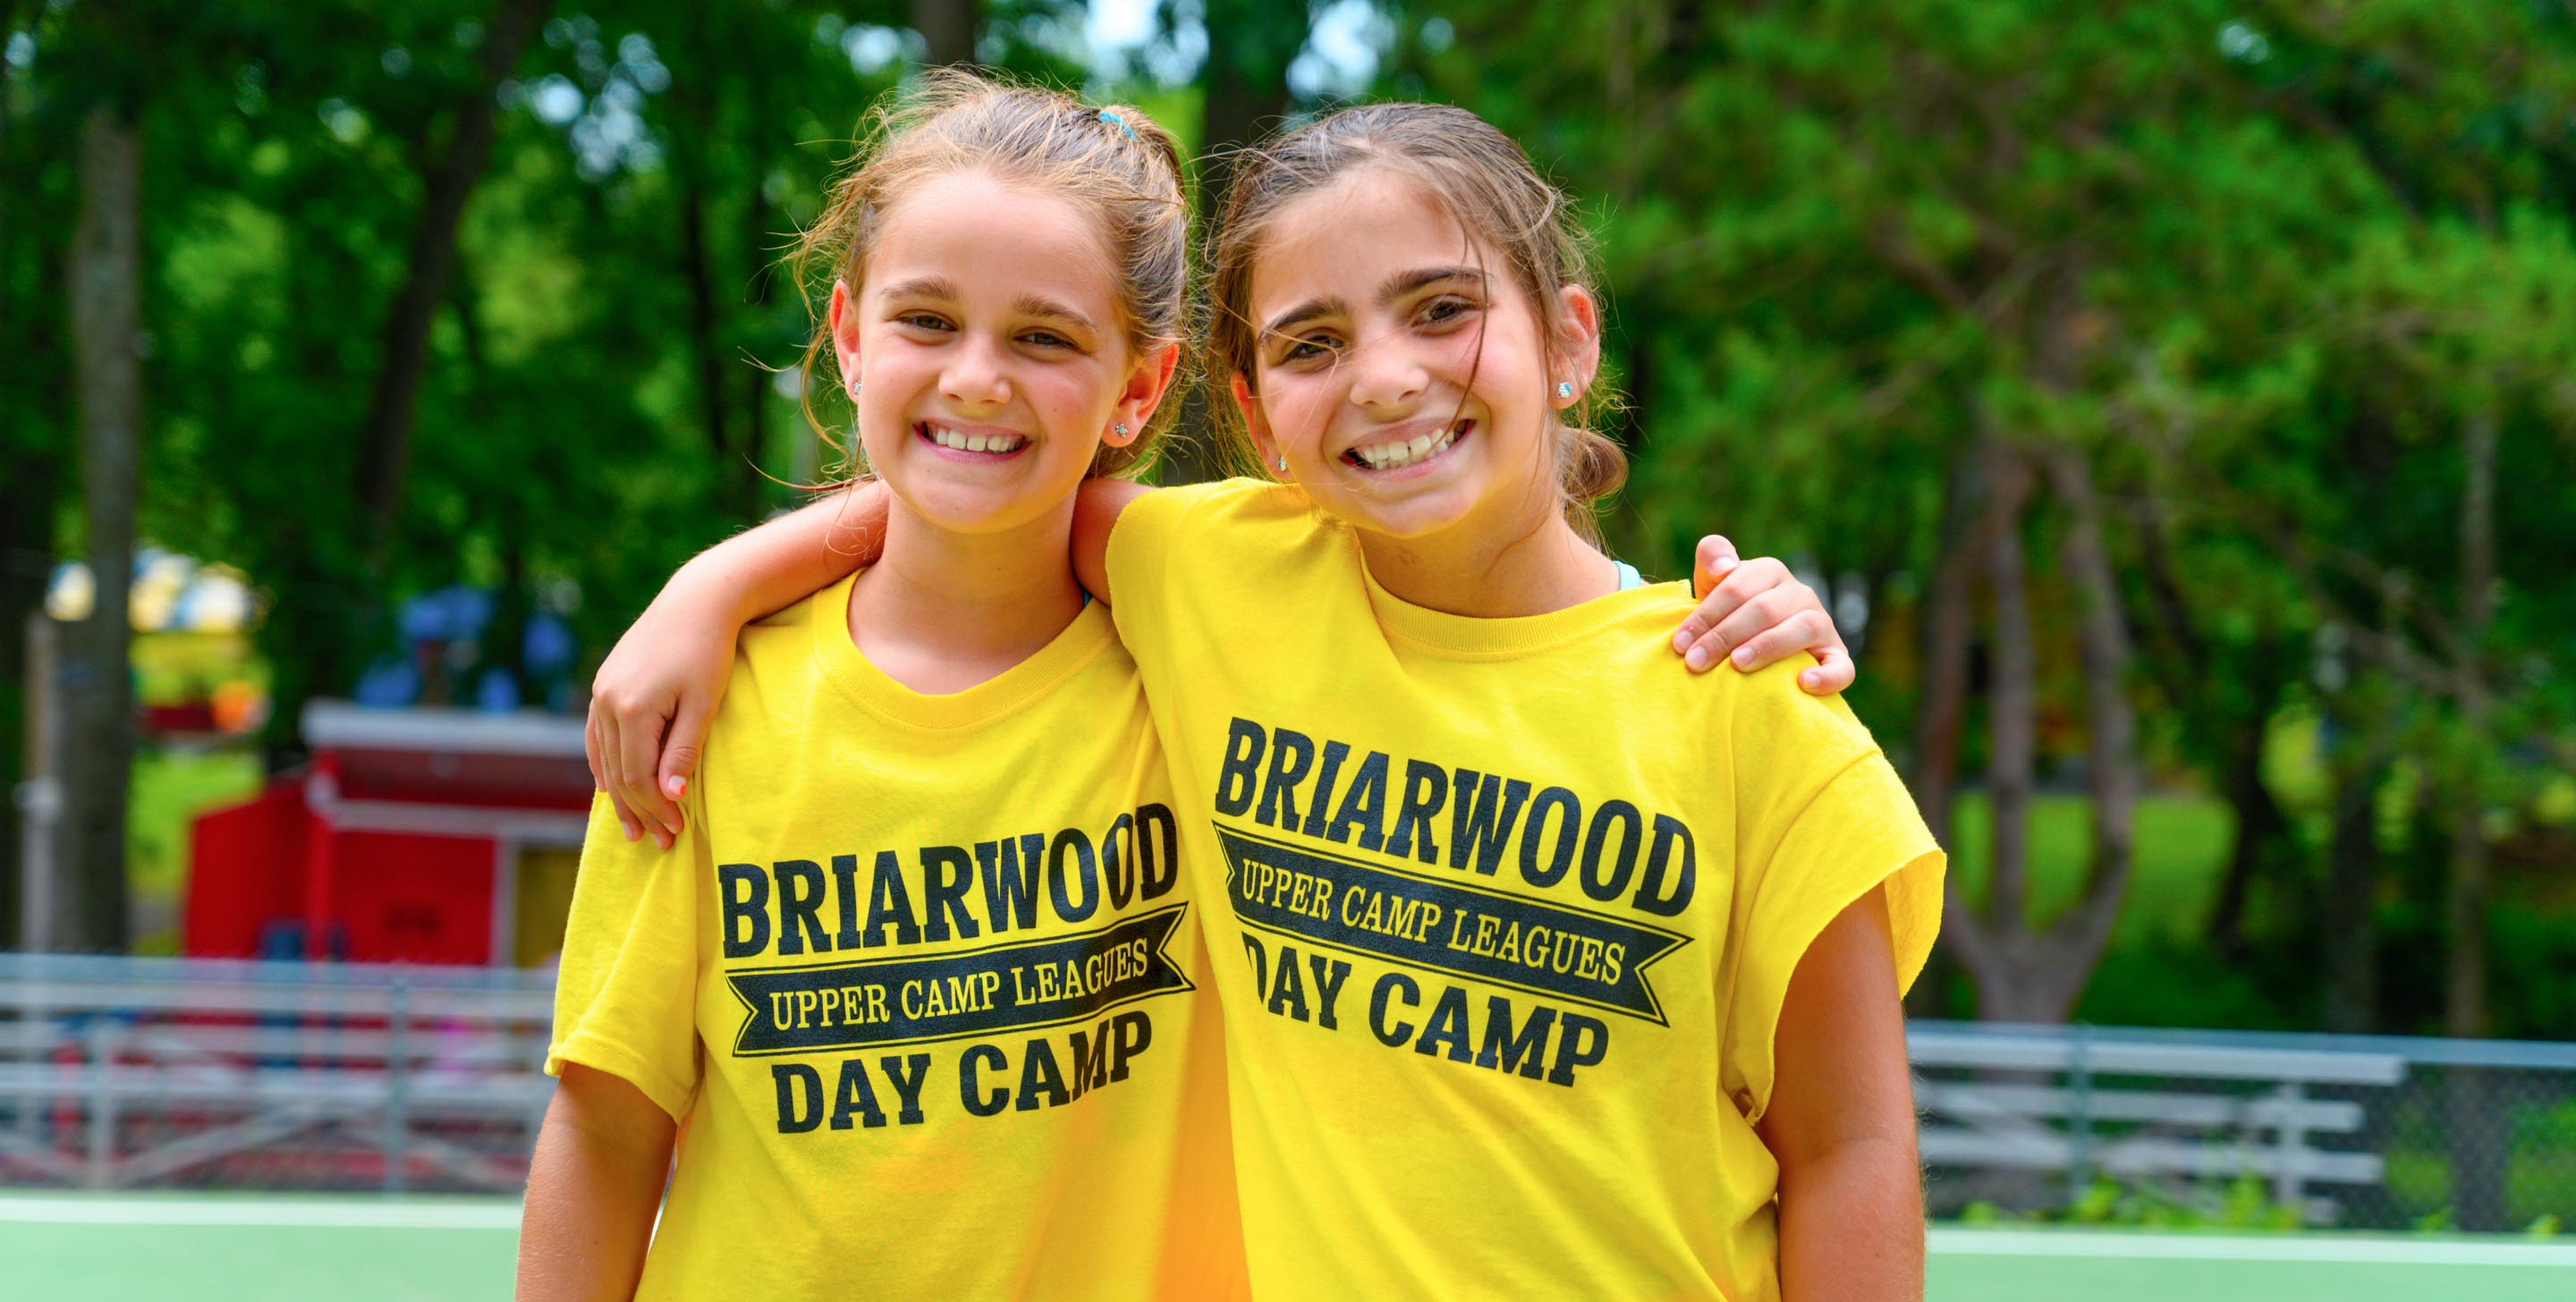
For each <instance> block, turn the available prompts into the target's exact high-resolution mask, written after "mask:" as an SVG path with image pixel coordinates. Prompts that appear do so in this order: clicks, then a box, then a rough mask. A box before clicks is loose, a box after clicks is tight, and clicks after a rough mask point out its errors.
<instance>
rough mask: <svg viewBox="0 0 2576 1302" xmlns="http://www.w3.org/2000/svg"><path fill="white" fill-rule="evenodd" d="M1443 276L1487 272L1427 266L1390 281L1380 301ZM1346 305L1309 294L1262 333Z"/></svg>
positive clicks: (1476, 277)
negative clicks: (1310, 296)
mask: <svg viewBox="0 0 2576 1302" xmlns="http://www.w3.org/2000/svg"><path fill="white" fill-rule="evenodd" d="M1444 280H1472V281H1475V282H1476V283H1477V284H1479V285H1482V284H1484V283H1485V273H1484V271H1483V270H1481V269H1479V268H1476V267H1425V268H1423V269H1422V270H1420V271H1408V272H1406V273H1404V274H1403V275H1401V276H1398V277H1396V278H1395V279H1393V280H1390V281H1388V282H1387V283H1386V288H1384V289H1381V290H1379V291H1378V295H1377V301H1378V302H1380V303H1391V302H1394V301H1395V300H1396V299H1399V298H1402V297H1404V296H1405V295H1407V294H1410V293H1412V292H1413V291H1415V290H1417V289H1420V288H1422V287H1423V286H1425V285H1436V284H1439V283H1440V282H1441V281H1444ZM1344 306H1345V304H1344V303H1343V301H1342V300H1341V299H1339V298H1330V297H1326V298H1310V299H1307V300H1306V301H1305V302H1303V303H1300V304H1298V305H1297V306H1295V307H1292V308H1290V309H1288V310H1287V311H1285V312H1282V313H1280V314H1279V315H1277V316H1275V317H1272V318H1271V319H1270V324H1269V325H1267V326H1264V327H1262V333H1263V334H1283V333H1286V331H1287V329H1288V328H1289V327H1290V326H1293V325H1295V324H1297V323H1298V322H1300V321H1304V320H1306V319H1308V318H1310V317H1318V316H1325V315H1328V314H1330V313H1333V312H1338V311H1341V310H1343V308H1344Z"/></svg>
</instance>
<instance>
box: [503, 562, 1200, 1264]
mask: <svg viewBox="0 0 2576 1302" xmlns="http://www.w3.org/2000/svg"><path fill="white" fill-rule="evenodd" d="M849 598H850V583H849V582H846V581H845V582H843V583H840V584H837V585H835V586H834V587H832V588H830V589H827V590H826V591H824V592H821V593H818V594H816V595H815V596H814V597H813V598H810V599H809V600H807V601H806V602H804V603H802V604H800V605H798V606H795V607H791V608H790V609H788V610H786V611H783V612H781V613H780V614H778V615H776V616H773V617H771V618H770V619H768V620H765V621H762V622H761V623H759V624H756V625H754V626H752V627H750V628H748V629H745V630H744V632H743V635H742V642H741V650H740V654H739V657H738V659H737V661H736V666H735V670H734V675H733V680H732V685H731V687H730V688H729V689H728V691H727V693H726V695H725V699H724V706H723V709H722V710H721V712H720V713H719V714H718V716H717V718H716V721H715V725H714V727H713V729H712V731H711V733H710V735H709V738H708V742H707V752H706V757H705V762H704V763H703V764H702V765H701V767H700V769H699V776H698V778H697V780H696V782H695V784H694V785H693V786H692V788H691V790H690V791H689V794H688V798H687V800H686V801H685V802H684V807H685V810H686V812H687V815H688V829H687V833H686V835H685V836H684V837H683V838H682V839H681V841H680V843H679V845H678V846H677V847H676V848H675V850H674V851H673V852H672V853H670V854H669V855H664V854H661V853H659V852H657V851H655V849H654V847H653V845H652V843H651V842H649V841H647V842H640V843H635V844H629V843H628V842H627V841H626V839H625V837H624V835H623V834H622V833H621V832H620V831H619V828H618V825H617V822H616V820H615V818H614V816H613V815H612V814H610V813H609V812H608V810H607V805H606V801H605V799H604V798H603V799H602V800H601V801H600V802H599V804H598V806H597V807H596V808H595V809H594V810H593V813H592V818H591V825H590V837H589V841H588V843H587V845H586V846H585V847H584V849H583V857H582V865H581V875H580V880H579V885H578V886H577V888H576V890H575V893H574V897H573V907H572V917H571V921H570V923H569V925H568V927H567V931H566V935H565V940H564V954H563V965H562V972H561V976H560V978H559V984H558V985H557V988H556V995H555V1038H554V1043H553V1046H552V1047H551V1049H550V1050H549V1051H548V1054H547V1060H546V1070H547V1071H549V1072H553V1073H557V1074H560V1073H561V1071H562V1067H563V1063H565V1062H566V1061H572V1062H579V1063H582V1064H584V1065H585V1066H589V1067H593V1068H596V1069H598V1070H601V1071H605V1072H611V1073H614V1074H615V1075H617V1076H620V1077H622V1078H624V1079H626V1080H628V1081H631V1082H633V1083H634V1084H635V1085H636V1087H637V1088H639V1089H640V1090H642V1091H643V1093H644V1094H645V1095H647V1096H648V1097H650V1098H651V1099H652V1100H653V1101H654V1102H655V1103H656V1104H658V1105H660V1106H661V1108H662V1109H663V1110H664V1111H666V1112H668V1113H670V1114H671V1116H672V1117H673V1118H674V1119H675V1120H677V1121H678V1122H679V1123H680V1132H679V1133H680V1138H679V1157H678V1162H677V1166H676V1170H675V1173H674V1175H673V1177H672V1180H671V1185H670V1190H669V1194H668V1196H667V1200H666V1202H665V1204H664V1207H663V1211H662V1219H661V1223H660V1226H659V1228H658V1230H657V1231H656V1233H655V1236H654V1239H653V1245H652V1249H651V1252H650V1253H649V1254H648V1256H647V1258H646V1260H645V1266H644V1277H643V1283H642V1287H641V1288H640V1290H639V1292H638V1296H640V1297H645V1298H711V1297H759V1298H767V1299H787V1298H799V1297H815V1298H819V1297H833V1298H842V1297H852V1296H867V1297H897V1298H916V1297H917V1298H934V1297H935V1298H1004V1297H1011V1298H1018V1297H1040V1298H1081V1299H1091V1298H1147V1297H1191V1298H1196V1297H1207V1296H1214V1295H1220V1294H1224V1293H1227V1292H1230V1291H1234V1290H1236V1289H1238V1288H1239V1286H1240V1278H1241V1272H1242V1264H1241V1262H1242V1257H1241V1247H1240V1224H1239V1221H1238V1219H1237V1217H1236V1215H1235V1208H1234V1202H1233V1179H1232V1171H1231V1168H1230V1166H1229V1165H1228V1164H1227V1153H1226V1144H1225V1136H1224V1131H1225V1116H1224V1105H1223V1095H1224V1086H1223V1076H1222V1075H1221V1072H1222V1070H1223V1068H1222V1062H1223V1046H1222V1043H1221V1041H1220V1039H1219V1037H1218V1034H1217V1030H1218V1028H1217V1019H1216V1017H1215V1016H1214V1012H1215V1010H1214V1008H1213V1007H1212V1006H1208V1005H1207V1004H1206V1003H1205V999H1206V996H1205V995H1203V994H1202V993H1200V992H1201V991H1203V990H1204V989H1205V988H1206V985H1207V980H1206V956H1205V952H1204V950H1203V949H1202V948H1201V943H1200V928H1199V925H1198V922H1197V919H1195V918H1194V917H1191V916H1190V914H1191V912H1192V911H1193V909H1192V903H1191V901H1192V899H1193V895H1192V890H1193V886H1192V876H1191V875H1190V874H1187V873H1184V872H1182V871H1181V863H1180V857H1181V855H1182V854H1183V853H1184V851H1182V850H1181V849H1180V847H1179V845H1178V839H1179V838H1178V834H1177V828H1176V821H1177V820H1176V815H1175V812H1174V811H1175V809H1176V808H1177V806H1176V805H1175V803H1174V800H1173V797H1172V794H1171V789H1170V784H1169V779H1168V777H1167V775H1166V769H1165V766H1164V763H1163V757H1162V751H1161V748H1160V746H1159V745H1157V743H1156V740H1155V736H1154V733H1153V729H1152V725H1151V722H1150V720H1149V719H1148V717H1147V715H1146V710H1145V700H1144V694H1143V692H1142V690H1141V689H1140V687H1139V685H1138V681H1137V676H1136V670H1135V666H1134V663H1133V662H1132V661H1130V660H1129V659H1128V658H1127V655H1126V653H1125V651H1124V650H1123V649H1122V648H1121V647H1120V646H1119V644H1118V640H1117V637H1116V633H1115V630H1114V629H1113V627H1112V626H1111V623H1110V618H1109V615H1108V613H1107V612H1106V611H1105V610H1103V609H1102V608H1101V607H1100V606H1099V605H1097V604H1094V605H1092V606H1090V607H1089V608H1087V609H1085V610H1084V612H1083V613H1082V615H1081V616H1080V617H1079V618H1077V619H1076V620H1075V621H1074V622H1073V623H1072V624H1071V625H1070V626H1069V627H1067V628H1066V629H1065V630H1064V632H1063V633H1061V634H1060V635H1058V636H1057V637H1056V638H1055V640H1054V641H1053V642H1051V643H1050V644H1048V645H1047V646H1046V647H1045V648H1044V649H1042V650H1040V651H1039V652H1038V653H1037V654H1035V655H1033V656H1031V657H1030V658H1029V659H1027V660H1025V661H1023V662H1021V663H1020V664H1018V665H1016V666H1013V667H1012V668H1011V669H1010V670H1009V671H1007V672H1005V673H1003V674H1001V675H1000V676H998V677H996V678H994V679H992V680H991V681H989V682H985V683H982V684H979V685H977V686H975V687H972V688H969V689H968V690H966V691H963V692H959V693H956V694H954V695H948V696H924V695H920V694H917V693H914V692H912V691H910V690H908V689H906V688H905V687H903V686H902V685H901V684H899V683H896V682H895V681H893V680H892V679H890V678H887V677H886V676H885V675H884V674H883V673H881V672H879V671H878V670H877V669H876V668H875V667H874V666H873V665H871V664H869V663H868V661H867V658H866V657H865V656H863V655H861V654H860V653H859V651H858V649H857V647H856V646H854V645H853V644H852V642H851V640H850V637H849V633H848V631H847V617H846V612H847V611H848V608H849Z"/></svg>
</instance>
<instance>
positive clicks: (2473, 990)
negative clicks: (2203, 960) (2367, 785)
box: [2442, 412, 2506, 1230]
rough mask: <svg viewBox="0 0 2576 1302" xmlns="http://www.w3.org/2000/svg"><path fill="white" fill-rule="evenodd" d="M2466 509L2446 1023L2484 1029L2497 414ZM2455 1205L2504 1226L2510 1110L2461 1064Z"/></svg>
mask: <svg viewBox="0 0 2576 1302" xmlns="http://www.w3.org/2000/svg"><path fill="white" fill-rule="evenodd" d="M2461 453H2462V457H2463V460H2464V461H2465V463H2466V465H2465V474H2464V476H2463V491H2462V497H2463V499H2464V500H2463V501H2462V503H2461V509H2460V639H2459V646H2460V651H2459V655H2458V657H2457V658H2456V659H2455V661H2454V662H2453V664H2452V667H2451V680H2452V693H2453V697H2454V708H2455V709H2456V710H2457V711H2458V713H2459V730H2460V735H2459V736H2458V737H2457V738H2456V739H2455V740H2454V744H2453V746H2452V754H2453V756H2454V759H2453V775H2452V781H2451V792H2450V805H2451V810H2450V815H2451V879H2450V890H2449V892H2448V898H2447V900H2446V901H2445V904H2446V908H2445V910H2444V912H2445V914H2446V917H2447V921H2448V923H2449V930H2450V938H2451V953H2450V965H2449V970H2448V972H2447V974H2446V976H2447V980H2446V981H2445V982H2444V984H2443V998H2442V1026H2443V1030H2444V1031H2445V1032H2446V1033H2448V1034H2450V1035H2452V1036H2454V1037H2458V1038H2463V1039H2477V1038H2482V1037H2484V1036H2485V1035H2486V1034H2487V1031H2488V1026H2487V1021H2488V1015H2487V897H2488V893H2489V887H2488V873H2489V866H2488V862H2487V838H2486V783H2485V781H2484V778H2485V774H2484V767H2485V748H2486V745H2487V739H2486V730H2487V691H2486V682H2485V680H2484V678H2483V676H2482V674H2481V672H2480V667H2479V663H2478V661H2479V658H2480V656H2481V655H2482V654H2483V653H2484V651H2485V648H2486V636H2487V628H2488V626H2489V624H2490V623H2492V622H2493V619H2494V614H2495V603H2494V591H2493V590H2494V587H2495V463H2496V417H2495V415H2494V414H2493V413H2492V412H2482V413H2479V414H2478V415H2476V416H2473V417H2471V418H2470V420H2469V422H2468V427H2467V429H2466V430H2464V431H2463V438H2462V447H2461ZM2446 1083H2447V1085H2448V1086H2449V1089H2448V1093H2449V1095H2450V1098H2449V1107H2448V1108H2447V1109H2446V1111H2447V1113H2448V1115H2449V1118H2450V1125H2451V1178H2452V1196H2453V1207H2454V1209H2455V1210H2456V1211H2457V1213H2458V1216H2459V1228H2461V1229H2463V1230H2501V1229H2504V1228H2506V1227H2505V1224H2504V1215H2505V1200H2504V1176H2505V1131H2504V1124H2505V1117H2504V1113H2503V1111H2502V1109H2501V1108H2500V1107H2499V1106H2498V1100H2496V1099H2495V1098H2493V1097H2492V1096H2491V1091H2489V1090H2488V1088H2487V1087H2488V1085H2489V1083H2490V1082H2489V1081H2488V1079H2487V1078H2486V1076H2484V1075H2483V1074H2481V1073H2480V1072H2478V1071H2476V1070H2474V1069H2470V1068H2459V1067H2455V1068H2452V1069H2451V1072H2450V1075H2449V1077H2448V1079H2447V1082H2446Z"/></svg>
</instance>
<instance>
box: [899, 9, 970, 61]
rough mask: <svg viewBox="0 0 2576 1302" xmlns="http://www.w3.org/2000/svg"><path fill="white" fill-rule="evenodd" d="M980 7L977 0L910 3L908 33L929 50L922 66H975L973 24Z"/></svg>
mask: <svg viewBox="0 0 2576 1302" xmlns="http://www.w3.org/2000/svg"><path fill="white" fill-rule="evenodd" d="M983 7H984V6H983V5H982V4H981V3H980V0H912V29H913V30H914V31H916V32H919V33H921V39H922V40H923V42H925V43H926V44H928V45H929V47H930V50H929V52H928V53H927V54H925V55H923V56H922V60H921V61H922V63H923V64H925V65H927V66H929V67H933V68H937V67H941V66H943V65H946V64H952V63H973V62H975V21H976V19H978V18H979V17H981V16H982V14H981V13H980V11H981V10H982V9H983Z"/></svg>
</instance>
